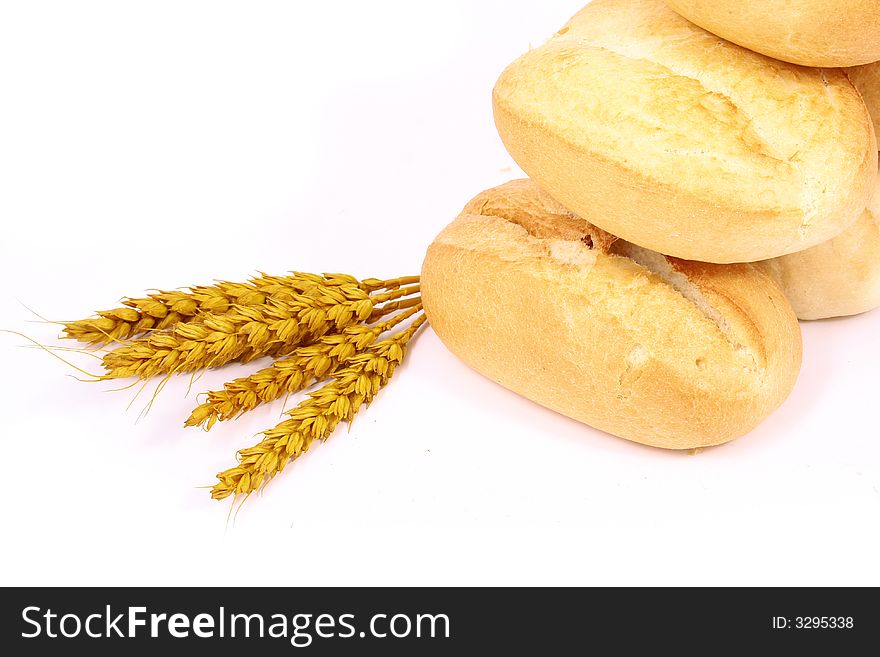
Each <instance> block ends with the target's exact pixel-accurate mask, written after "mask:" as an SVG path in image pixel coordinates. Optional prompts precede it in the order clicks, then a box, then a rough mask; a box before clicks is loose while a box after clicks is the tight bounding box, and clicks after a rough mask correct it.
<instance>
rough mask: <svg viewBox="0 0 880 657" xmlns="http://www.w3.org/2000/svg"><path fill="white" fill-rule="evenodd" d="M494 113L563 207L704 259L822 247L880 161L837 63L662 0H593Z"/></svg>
mask: <svg viewBox="0 0 880 657" xmlns="http://www.w3.org/2000/svg"><path fill="white" fill-rule="evenodd" d="M493 104H494V110H495V122H496V125H497V127H498V132H499V134H500V135H501V139H502V141H503V142H504V144H505V146H506V147H507V149H508V151H510V153H511V155H512V156H513V158H514V159H515V160H516V161H517V162H518V163H519V165H520V166H521V167H522V168H523V169H524V170H525V172H526V173H528V174H529V176H530V177H531V178H532V179H534V180H535V182H537V183H538V184H539V185H540V186H541V187H542V188H543V189H545V190H546V191H547V192H549V193H550V194H551V195H552V196H553V197H554V198H556V200H558V201H559V202H560V203H562V204H563V205H565V206H566V207H568V208H569V209H571V210H573V211H575V212H579V213H580V214H582V215H584V216H589V217H591V219H592V218H594V220H595V221H596V222H597V223H598V224H599V225H600V227H601V228H603V229H605V230H608V231H610V232H611V233H613V234H615V235H619V236H620V237H623V238H625V239H627V240H629V241H631V242H634V243H636V244H639V245H640V246H644V247H646V248H650V249H654V250H656V251H660V252H662V253H667V254H670V255H674V256H677V257H681V258H688V259H692V260H703V261H706V262H747V261H755V260H763V259H766V258H771V257H775V256H779V255H784V254H786V253H792V252H795V251H800V250H803V249H805V248H808V247H810V246H814V245H816V244H819V243H821V242H824V241H826V240H828V239H831V238H832V237H834V236H835V235H837V234H839V233H840V232H842V231H843V230H844V229H845V228H847V227H848V226H850V225H851V224H852V223H853V222H854V221H855V220H856V218H857V217H858V216H859V214H860V213H861V211H862V209H863V208H864V207H865V203H866V202H867V197H868V191H869V187H870V183H871V179H872V178H873V175H874V172H875V171H876V170H877V143H876V141H875V137H874V130H873V127H872V124H871V120H870V118H869V116H868V113H867V110H866V108H865V105H864V103H863V101H862V99H861V96H860V95H859V94H858V92H857V91H856V89H855V88H854V87H853V85H852V83H851V82H850V81H849V80H848V79H847V77H846V75H845V73H844V72H843V71H841V70H823V69H809V68H804V67H801V66H795V65H793V64H786V63H783V62H778V61H776V60H773V59H770V58H768V57H765V56H763V55H759V54H757V53H754V52H751V51H750V50H746V49H744V48H740V47H739V46H736V45H733V44H731V43H729V42H727V41H724V40H723V39H719V38H718V37H716V36H714V35H712V34H709V33H708V32H706V31H705V30H702V29H700V28H698V27H696V26H695V25H693V24H692V23H690V22H688V21H686V20H685V19H683V18H682V17H680V16H679V15H678V14H676V13H675V12H673V11H672V10H671V9H669V8H668V7H667V6H666V5H665V4H663V2H662V1H661V0H595V1H594V2H592V3H590V4H589V5H587V6H586V7H585V8H584V9H582V10H581V11H580V12H579V13H578V14H577V15H576V16H575V17H574V18H572V19H571V20H570V21H569V22H568V24H566V26H565V27H563V28H562V29H561V30H560V31H559V33H558V34H557V35H556V36H554V37H553V38H552V39H550V41H548V42H547V43H546V44H545V45H543V46H541V47H539V48H537V49H535V50H532V51H530V52H528V53H526V54H525V55H523V56H522V57H520V58H519V59H518V60H517V61H515V62H514V63H513V64H511V65H510V66H509V67H508V68H507V69H506V70H505V71H504V73H502V75H501V77H500V78H499V80H498V82H497V84H496V86H495V90H494V93H493Z"/></svg>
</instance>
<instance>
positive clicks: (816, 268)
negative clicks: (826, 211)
mask: <svg viewBox="0 0 880 657" xmlns="http://www.w3.org/2000/svg"><path fill="white" fill-rule="evenodd" d="M875 190H876V191H875V195H874V199H873V201H872V202H871V204H870V205H869V206H868V208H867V209H866V210H865V211H864V212H863V213H862V216H861V217H860V218H859V220H858V221H856V223H855V224H853V225H852V226H851V227H850V228H848V229H847V230H845V231H844V232H843V233H841V234H840V235H838V236H837V237H835V238H834V239H833V240H829V241H828V242H824V243H822V244H820V245H819V246H814V247H813V248H812V249H807V250H806V251H801V252H800V253H792V254H791V255H787V256H783V257H781V258H774V259H772V260H768V261H766V262H765V263H764V264H765V266H766V267H767V270H768V272H769V273H770V275H771V276H773V278H774V279H775V280H776V282H777V283H779V285H780V286H781V287H782V290H783V292H785V296H786V297H788V300H789V301H790V302H791V305H792V306H793V307H794V310H795V312H796V313H797V316H798V317H799V318H801V319H822V318H824V317H839V316H841V315H856V314H858V313H863V312H866V311H868V310H873V309H874V308H877V307H878V306H880V178H878V179H877V180H876V183H875Z"/></svg>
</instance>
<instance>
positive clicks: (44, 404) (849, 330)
mask: <svg viewBox="0 0 880 657" xmlns="http://www.w3.org/2000/svg"><path fill="white" fill-rule="evenodd" d="M578 6H579V0H572V1H565V2H557V3H552V4H551V3H542V2H534V1H532V2H522V1H520V2H501V1H500V0H498V1H492V2H488V1H481V2H464V1H462V2H431V3H427V2H369V3H366V2H361V3H356V2H346V3H343V2H320V3H294V2H285V3H270V2H249V3H244V2H242V3H225V2H205V3H196V2H181V1H179V0H176V1H174V2H151V3H122V2H103V3H98V2H77V3H69V2H57V3H49V2H28V3H23V2H22V3H4V5H3V6H2V9H0V225H2V238H0V249H2V251H0V286H2V288H0V326H2V327H3V328H8V329H12V330H19V331H23V332H25V333H27V334H28V335H31V336H33V337H34V338H36V339H38V340H41V341H43V342H48V343H53V344H58V342H57V341H56V340H55V337H56V336H57V332H58V331H57V327H55V326H52V325H46V324H41V323H31V322H29V321H28V320H32V319H34V317H33V316H32V315H30V313H29V312H28V311H27V310H26V309H25V308H24V307H22V305H20V304H19V303H18V302H19V300H20V301H21V302H23V303H26V304H27V305H29V306H30V307H32V308H34V309H35V310H37V311H39V312H40V313H42V314H43V315H45V316H47V317H49V318H50V319H73V318H77V317H80V316H85V315H88V314H89V313H90V312H91V311H92V310H95V309H98V308H103V307H113V306H115V305H116V302H117V301H118V299H119V298H120V297H122V296H124V295H126V294H132V295H137V294H140V293H141V292H142V291H143V290H145V289H146V288H153V287H162V288H174V287H178V286H182V285H186V284H190V283H205V282H209V281H210V280H212V279H214V278H226V279H231V280H241V279H244V278H246V277H247V276H249V275H250V274H252V273H254V272H255V271H256V270H258V269H261V270H265V271H268V272H273V273H280V272H284V271H286V270H289V269H299V270H303V271H315V272H321V271H344V272H348V273H352V274H355V275H358V276H380V277H390V276H396V275H404V274H414V273H417V272H418V270H419V267H420V263H421V260H422V256H423V254H424V250H425V247H426V246H427V244H428V243H429V242H430V240H431V239H432V237H433V236H434V235H435V234H436V233H437V232H438V231H439V230H440V229H441V228H442V227H443V226H444V225H445V224H446V223H447V222H449V221H450V220H452V219H453V217H454V216H455V215H456V214H457V212H458V211H459V210H460V208H461V207H462V206H463V205H464V204H465V202H466V201H467V200H468V199H469V198H471V197H472V196H473V195H474V194H476V193H477V192H479V191H481V190H482V189H484V188H486V187H489V186H492V185H495V184H499V183H501V182H503V181H505V180H508V179H510V178H512V177H516V176H518V175H520V173H519V171H518V169H517V168H516V167H515V165H514V164H513V162H512V161H511V160H510V158H509V157H508V156H507V154H506V153H505V151H504V149H503V147H502V145H501V143H500V141H499V139H498V137H497V135H496V133H495V130H494V126H493V123H492V116H491V108H490V90H491V88H492V85H493V83H494V81H495V78H496V77H497V75H498V74H499V73H500V71H501V70H502V68H503V67H504V66H505V65H506V64H507V63H509V62H510V61H511V60H512V59H514V58H515V57H516V56H517V55H519V54H520V53H521V52H523V51H524V50H525V49H527V48H528V47H529V45H530V44H539V43H541V42H542V41H543V40H544V39H545V38H546V37H548V36H549V35H550V34H551V33H552V32H553V31H554V30H556V29H557V28H558V27H560V26H561V25H562V23H563V22H564V21H565V20H566V19H567V17H568V16H569V15H570V14H572V13H574V11H575V10H576V9H577V8H578ZM803 330H804V341H805V359H804V366H803V370H802V373H801V377H800V380H799V381H798V384H797V387H796V388H795V390H794V392H793V394H792V395H791V397H790V398H789V400H788V401H787V402H786V403H785V405H784V406H783V407H782V408H781V409H780V410H779V411H778V412H777V413H776V414H774V415H773V416H772V417H771V418H770V419H769V420H768V421H766V422H765V423H764V424H763V425H762V426H761V427H759V428H758V429H757V430H756V431H754V432H753V433H752V434H751V435H749V436H747V437H745V438H742V439H740V440H738V441H735V442H734V443H731V444H729V445H727V446H725V447H721V448H717V449H712V450H707V451H704V452H702V453H700V454H698V455H689V454H686V453H671V452H664V451H660V450H655V449H651V448H647V447H642V446H639V445H636V444H632V443H628V442H626V441H623V440H620V439H617V438H613V437H611V436H608V435H605V434H602V433H600V432H598V431H594V430H592V429H590V428H588V427H585V426H583V425H580V424H578V423H576V422H573V421H571V420H568V419H566V418H564V417H561V416H558V415H555V414H553V413H551V412H549V411H546V410H544V409H542V408H540V407H538V406H536V405H534V404H531V403H530V402H528V401H525V400H523V399H521V398H519V397H517V396H515V395H514V394H512V393H509V392H507V391H505V390H503V389H501V388H499V387H498V386H496V385H495V384H493V383H491V382H490V381H488V380H486V379H484V378H482V377H480V376H479V375H477V374H475V373H473V372H471V371H469V370H468V369H467V368H466V367H464V366H463V365H462V364H461V363H460V362H458V360H456V358H455V357H454V356H453V355H452V354H450V353H449V352H448V351H446V349H445V348H444V347H443V345H442V344H441V343H440V342H439V341H438V339H437V338H436V336H435V335H434V334H433V333H432V332H431V331H430V330H427V331H425V332H423V333H422V334H421V335H420V337H419V338H418V340H417V341H416V343H415V344H414V346H413V349H412V351H411V353H410V355H409V357H408V360H407V363H406V365H405V366H404V367H403V368H402V369H401V370H399V371H398V374H397V375H396V376H395V379H394V380H393V381H392V383H391V385H390V386H389V387H388V389H386V390H385V391H384V392H383V393H382V394H381V395H380V397H379V398H378V399H377V401H376V402H375V404H374V405H373V406H372V407H371V408H370V409H369V410H368V411H367V412H364V413H363V414H362V416H359V418H358V419H357V420H356V422H355V423H354V426H353V429H352V430H351V432H350V433H346V432H345V431H344V430H342V431H340V432H338V433H337V434H336V435H334V436H332V438H331V439H330V440H329V441H328V442H327V443H326V444H324V445H319V446H317V447H316V448H314V449H313V450H312V451H311V452H310V453H308V454H307V455H306V456H305V457H304V458H302V459H301V460H300V461H298V462H297V463H296V464H294V465H293V466H292V467H290V468H289V469H288V470H286V471H285V473H284V474H283V476H281V477H278V478H277V480H276V481H274V482H273V483H272V484H271V485H270V486H269V487H268V489H267V490H266V492H265V494H264V495H263V496H262V497H260V498H257V497H254V498H251V499H250V500H249V501H248V503H247V504H246V505H245V506H244V508H243V509H242V510H241V512H240V513H239V514H238V516H237V519H236V520H235V522H234V523H233V522H232V521H230V522H228V523H227V516H228V513H229V510H230V505H229V503H228V501H227V502H223V503H219V502H215V501H213V500H211V499H210V497H209V495H208V491H207V490H206V489H204V488H199V486H204V485H209V484H211V483H212V481H213V480H214V474H215V473H216V472H218V471H220V470H222V469H225V468H227V467H229V466H230V465H232V464H233V463H234V453H235V451H236V450H237V449H239V448H242V447H245V446H248V445H250V444H252V443H254V442H256V441H257V438H256V437H255V434H256V433H257V432H259V431H260V430H261V429H265V428H269V427H271V426H273V425H274V424H275V423H276V422H277V420H278V416H279V413H280V411H281V405H280V403H279V404H275V405H273V406H271V407H267V408H263V409H260V410H258V411H256V412H253V413H250V414H248V415H246V416H245V417H243V418H242V419H240V420H238V421H236V422H232V423H229V424H228V425H225V426H218V427H216V428H215V429H214V430H212V431H211V432H210V433H204V432H201V431H199V430H197V429H183V428H182V422H183V420H184V419H185V418H186V416H187V415H188V413H189V410H190V408H191V407H192V406H193V405H194V403H195V400H194V399H193V394H191V395H190V396H189V397H187V398H184V394H185V392H186V391H185V381H184V380H183V379H181V380H180V381H176V382H174V383H173V384H172V385H169V386H168V387H167V388H166V389H165V390H164V392H163V393H162V394H161V396H160V397H159V399H158V400H157V402H156V404H155V405H154V407H153V409H152V411H151V412H150V413H149V414H148V415H147V416H146V417H145V418H142V419H141V420H140V421H138V422H136V419H137V416H138V412H139V411H140V410H141V408H142V407H143V405H144V403H145V401H146V397H142V398H140V399H139V400H138V401H136V402H135V404H134V405H133V406H132V408H131V410H129V411H126V406H127V405H128V404H129V402H130V400H131V396H132V393H131V391H125V392H107V390H109V389H110V388H113V387H115V386H112V385H109V384H95V383H80V382H78V381H75V380H74V379H73V378H71V377H70V376H68V375H69V374H70V373H71V371H70V370H69V369H68V368H67V367H65V366H64V365H63V364H61V363H60V362H58V361H57V360H55V359H53V358H52V357H51V356H49V355H48V354H46V353H44V352H41V351H38V350H36V349H27V348H21V347H20V345H23V344H25V341H24V340H23V339H21V338H18V337H15V336H11V335H8V334H0V353H2V357H3V368H2V372H0V400H2V409H0V455H2V459H3V464H4V467H3V489H4V492H5V496H4V499H5V502H6V503H5V505H4V506H3V509H2V513H0V583H2V584H25V585H36V584H119V585H135V584H147V585H149V584H217V585H220V584H254V585H272V584H294V585H304V584H406V585H426V584H874V585H877V584H880V560H878V558H877V555H878V554H880V529H878V522H880V468H878V463H880V459H878V457H880V448H878V430H877V420H876V417H877V392H876V391H877V373H878V370H880V341H878V339H877V336H878V335H880V312H874V313H870V314H867V315H864V316H861V317H856V318H851V319H846V320H837V321H827V322H818V323H811V324H808V325H804V327H803ZM64 344H67V346H73V345H72V343H64ZM65 355H67V356H70V357H71V358H75V359H76V362H77V363H79V364H81V365H83V366H85V367H90V368H92V369H95V365H97V362H96V361H93V360H92V359H90V358H87V357H80V356H77V355H76V354H65ZM243 371H244V368H236V367H230V368H225V369H223V370H221V371H215V372H211V373H209V374H207V375H205V376H204V377H203V378H202V379H201V381H200V383H199V385H198V388H199V390H207V389H210V388H215V387H217V386H219V385H220V384H222V382H223V381H225V380H228V379H231V378H233V377H234V376H237V375H240V374H241V373H242V372H243Z"/></svg>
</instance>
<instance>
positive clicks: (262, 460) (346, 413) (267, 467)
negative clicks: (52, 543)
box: [211, 314, 425, 500]
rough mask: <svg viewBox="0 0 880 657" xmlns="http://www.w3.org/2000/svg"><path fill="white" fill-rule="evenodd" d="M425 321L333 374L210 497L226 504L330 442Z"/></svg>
mask: <svg viewBox="0 0 880 657" xmlns="http://www.w3.org/2000/svg"><path fill="white" fill-rule="evenodd" d="M424 321H425V316H424V314H421V315H419V316H418V317H417V318H416V319H415V320H414V321H413V323H412V324H411V325H410V326H409V328H407V329H406V330H404V331H401V332H400V333H397V334H395V335H393V336H391V337H389V338H386V339H384V340H380V341H379V342H376V343H374V344H373V345H371V346H370V347H368V348H367V349H366V351H364V352H362V353H359V354H356V355H354V356H353V357H352V358H351V359H350V360H349V361H348V362H347V365H346V366H345V367H344V368H342V369H340V370H338V371H336V372H334V374H333V380H332V381H331V382H330V383H328V384H326V385H324V386H323V387H321V388H320V389H318V390H317V391H315V392H312V393H310V394H309V397H308V398H307V399H306V400H304V401H303V402H301V403H300V404H299V405H298V406H297V407H296V408H293V409H291V410H290V411H288V412H287V415H288V416H289V419H287V420H285V421H284V422H281V423H280V424H279V425H278V426H276V427H275V428H273V429H269V430H268V431H265V432H264V433H263V435H264V436H265V438H264V439H263V440H262V441H261V442H260V443H259V444H257V445H255V446H253V447H249V448H247V449H243V450H241V451H240V452H239V453H238V457H239V463H238V465H237V466H235V467H233V468H230V469H228V470H225V471H223V472H221V473H219V474H218V475H217V479H218V482H217V483H216V484H215V485H214V487H213V488H212V489H211V497H213V498H214V499H217V500H222V499H224V498H226V497H229V496H230V495H233V494H236V495H237V494H245V495H247V494H249V493H252V492H253V491H255V490H257V489H258V488H260V487H261V486H263V485H264V484H266V483H268V482H269V480H271V479H272V477H274V476H275V475H276V474H278V473H279V472H281V471H282V470H283V469H284V467H285V466H286V465H287V463H288V462H290V461H292V460H294V459H296V458H298V457H299V456H300V455H302V454H303V453H304V452H305V451H306V450H308V449H309V447H310V446H311V445H312V444H313V443H314V442H315V441H316V440H326V439H327V438H328V437H329V436H330V434H332V433H333V431H334V430H335V429H336V427H337V426H338V424H339V423H340V422H350V421H351V420H352V419H353V418H354V416H355V414H356V413H357V412H358V410H360V408H361V407H362V406H363V405H365V404H367V405H368V404H369V403H370V402H371V401H372V400H373V399H374V398H375V396H376V395H377V394H378V392H379V390H381V389H382V387H383V386H385V384H386V383H388V380H389V379H390V378H391V376H392V375H393V374H394V370H395V368H396V367H397V366H398V365H399V364H400V363H401V362H402V360H403V357H404V355H405V352H406V347H407V344H408V342H409V340H410V339H411V338H412V336H413V335H414V334H415V332H416V331H418V330H419V328H420V327H421V325H422V324H423V323H424Z"/></svg>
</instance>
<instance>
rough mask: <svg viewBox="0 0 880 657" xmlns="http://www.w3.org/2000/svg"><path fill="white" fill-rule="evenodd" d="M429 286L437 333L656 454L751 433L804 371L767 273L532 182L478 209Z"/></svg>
mask: <svg viewBox="0 0 880 657" xmlns="http://www.w3.org/2000/svg"><path fill="white" fill-rule="evenodd" d="M421 290H422V299H423V302H424V306H425V312H426V313H427V315H428V319H429V320H430V322H431V325H432V326H433V327H434V330H435V331H436V332H437V335H439V336H440V339H441V340H442V341H443V343H444V344H445V345H446V346H447V347H448V348H449V349H450V350H451V351H452V352H453V353H454V354H456V355H457V356H458V357H459V358H461V359H462V360H463V361H464V362H465V363H466V364H468V365H469V366H470V367H472V368H474V369H475V370H477V371H478V372H480V373H482V374H484V375H485V376H487V377H489V378H490V379H492V380H494V381H497V382H498V383H500V384H501V385H503V386H505V387H507V388H509V389H510V390H513V391H514V392H517V393H519V394H521V395H523V396H524V397H527V398H529V399H531V400H533V401H535V402H537V403H539V404H542V405H544V406H546V407H548V408H551V409H553V410H555V411H558V412H560V413H563V414H565V415H567V416H569V417H572V418H574V419H576V420H579V421H581V422H584V423H586V424H589V425H591V426H593V427H596V428H598V429H602V430H603V431H607V432H608V433H612V434H614V435H617V436H621V437H623V438H626V439H628V440H633V441H636V442H639V443H644V444H646V445H653V446H656V447H665V448H670V449H686V448H694V447H704V446H708V445H717V444H720V443H723V442H726V441H728V440H731V439H733V438H736V437H737V436H741V435H743V434H745V433H747V432H748V431H749V430H750V429H752V428H753V427H754V426H755V425H757V424H758V423H759V422H760V421H761V420H763V419H764V418H765V417H767V415H768V414H769V413H770V412H771V411H773V409H775V408H776V407H777V406H779V404H780V403H782V401H783V400H784V399H785V397H786V396H787V395H788V393H789V391H790V390H791V388H792V385H793V384H794V381H795V378H796V377H797V373H798V369H799V367H800V360H801V337H800V331H799V328H798V323H797V319H796V318H795V316H794V313H793V312H792V310H791V306H789V304H788V302H787V301H786V300H785V297H784V296H783V295H782V293H781V292H780V290H779V288H778V287H777V286H776V285H775V284H774V283H773V281H772V280H771V279H770V278H769V277H768V276H767V275H766V274H765V273H763V272H762V271H761V270H760V269H759V268H758V267H756V266H754V265H751V264H742V265H712V264H705V263H697V262H686V261H682V260H676V259H674V258H666V257H664V256H662V255H660V254H659V253H655V252H653V251H648V250H646V249H642V248H640V247H637V246H634V245H632V244H630V243H628V242H625V241H623V240H618V239H617V238H615V237H613V236H611V235H609V234H608V233H606V232H604V231H602V230H600V229H598V228H596V227H595V226H593V225H591V224H589V223H587V222H586V221H584V220H583V219H581V218H579V217H578V216H577V215H574V214H572V213H569V212H568V211H566V210H565V208H563V207H562V206H561V205H559V204H558V203H556V202H555V201H554V200H553V199H551V198H550V197H549V196H548V195H547V194H545V193H544V192H542V191H540V190H539V189H538V187H537V186H536V185H535V184H534V183H532V182H531V181H528V180H517V181H513V182H510V183H507V184H506V185H502V186H500V187H496V188H494V189H490V190H488V191H486V192H483V193H482V194H480V195H479V196H477V197H476V198H474V199H473V200H472V201H471V202H470V203H468V205H467V206H466V207H465V208H464V210H463V211H462V213H461V215H459V217H458V218H457V219H456V220H455V221H454V222H452V224H450V225H449V226H447V227H446V228H445V229H444V230H443V232H441V233H440V235H439V236H437V238H436V239H435V240H434V242H433V243H432V244H431V246H430V247H429V248H428V253H427V256H426V257H425V262H424V264H423V266H422V278H421Z"/></svg>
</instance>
